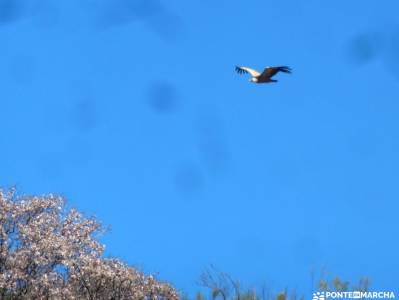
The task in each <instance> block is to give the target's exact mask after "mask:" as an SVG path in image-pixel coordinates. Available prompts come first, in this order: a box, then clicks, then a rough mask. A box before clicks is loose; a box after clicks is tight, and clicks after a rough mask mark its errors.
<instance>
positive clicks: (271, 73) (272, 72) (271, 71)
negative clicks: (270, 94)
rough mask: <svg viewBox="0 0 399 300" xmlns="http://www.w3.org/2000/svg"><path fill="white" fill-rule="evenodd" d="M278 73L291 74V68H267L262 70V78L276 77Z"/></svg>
mask: <svg viewBox="0 0 399 300" xmlns="http://www.w3.org/2000/svg"><path fill="white" fill-rule="evenodd" d="M278 72H284V73H291V68H290V67H287V66H280V67H267V68H265V69H264V70H263V72H262V76H264V77H267V78H271V77H273V76H274V75H276V74H277V73H278Z"/></svg>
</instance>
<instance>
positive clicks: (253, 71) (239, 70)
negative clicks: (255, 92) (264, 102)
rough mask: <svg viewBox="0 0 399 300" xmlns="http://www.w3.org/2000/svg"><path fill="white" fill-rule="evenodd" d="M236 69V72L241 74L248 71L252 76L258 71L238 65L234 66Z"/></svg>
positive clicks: (257, 74)
mask: <svg viewBox="0 0 399 300" xmlns="http://www.w3.org/2000/svg"><path fill="white" fill-rule="evenodd" d="M236 71H237V73H238V74H243V73H249V74H251V76H252V77H256V76H259V75H260V73H259V72H258V71H256V70H254V69H251V68H248V67H238V66H236Z"/></svg>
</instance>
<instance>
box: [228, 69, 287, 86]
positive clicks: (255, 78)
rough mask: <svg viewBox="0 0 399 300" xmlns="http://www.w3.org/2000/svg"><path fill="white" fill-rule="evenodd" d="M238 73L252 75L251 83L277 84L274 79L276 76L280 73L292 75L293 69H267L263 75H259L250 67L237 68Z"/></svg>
mask: <svg viewBox="0 0 399 300" xmlns="http://www.w3.org/2000/svg"><path fill="white" fill-rule="evenodd" d="M236 71H237V73H238V74H243V73H249V74H250V75H251V79H250V80H249V81H251V82H254V83H270V82H277V80H274V79H272V77H273V76H274V75H276V74H277V73H278V72H283V73H291V68H290V67H287V66H280V67H266V68H265V69H264V70H263V72H262V73H259V72H258V71H256V70H254V69H251V68H248V67H238V66H236Z"/></svg>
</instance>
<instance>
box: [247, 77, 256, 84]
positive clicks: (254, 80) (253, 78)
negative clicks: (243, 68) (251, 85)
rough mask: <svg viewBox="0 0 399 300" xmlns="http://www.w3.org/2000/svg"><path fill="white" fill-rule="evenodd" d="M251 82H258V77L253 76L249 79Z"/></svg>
mask: <svg viewBox="0 0 399 300" xmlns="http://www.w3.org/2000/svg"><path fill="white" fill-rule="evenodd" d="M249 81H250V82H255V83H256V82H258V78H255V77H251V79H250V80H249Z"/></svg>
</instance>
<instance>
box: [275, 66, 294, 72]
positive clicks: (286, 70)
mask: <svg viewBox="0 0 399 300" xmlns="http://www.w3.org/2000/svg"><path fill="white" fill-rule="evenodd" d="M278 70H279V71H281V72H284V73H292V69H291V68H290V67H287V66H281V67H279V68H278Z"/></svg>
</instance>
